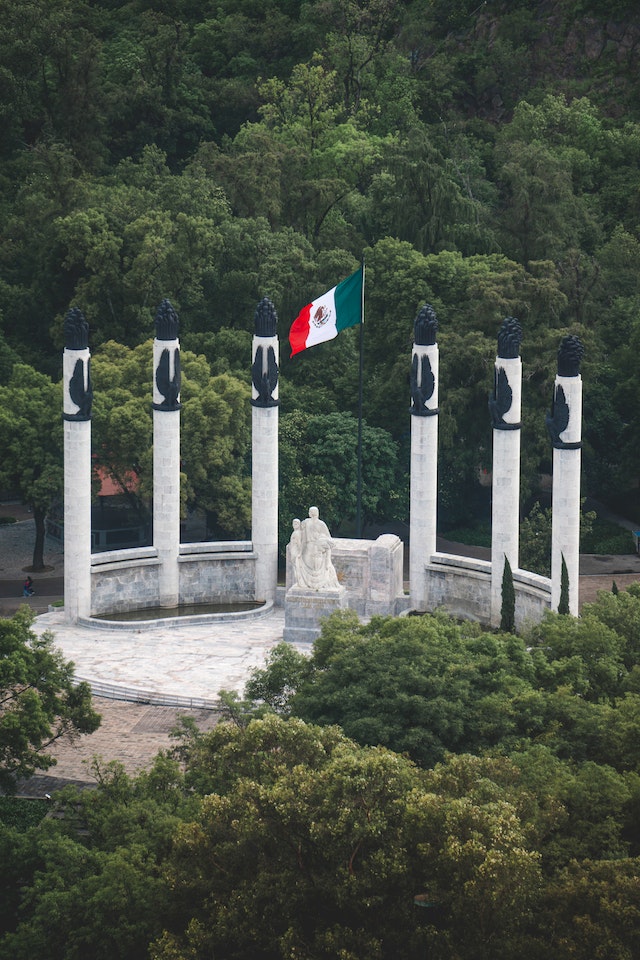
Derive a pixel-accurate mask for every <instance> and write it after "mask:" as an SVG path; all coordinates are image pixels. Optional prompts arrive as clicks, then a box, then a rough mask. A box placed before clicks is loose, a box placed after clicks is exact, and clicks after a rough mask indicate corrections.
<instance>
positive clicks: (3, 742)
mask: <svg viewBox="0 0 640 960" xmlns="http://www.w3.org/2000/svg"><path fill="white" fill-rule="evenodd" d="M32 620H33V615H32V614H31V611H30V610H29V609H28V608H26V607H23V608H22V609H21V610H19V611H18V613H16V614H15V615H14V616H13V617H12V618H11V619H6V618H5V619H3V620H0V789H1V790H2V791H3V792H5V793H6V792H9V793H11V792H12V791H13V790H14V789H15V786H16V780H18V779H20V778H26V777H28V776H30V775H31V774H32V773H33V772H34V771H35V770H47V769H48V768H49V767H51V766H52V765H53V764H55V760H54V759H53V758H52V757H50V756H49V755H47V754H45V753H43V748H44V747H46V746H48V745H49V744H51V743H53V742H54V741H55V740H58V739H60V738H61V737H65V738H67V739H71V740H72V739H74V738H75V737H78V736H79V735H80V734H87V733H93V731H94V730H96V729H97V728H98V726H99V725H100V717H99V715H98V714H97V713H96V712H95V711H94V710H93V708H92V705H91V691H90V688H89V685H88V684H86V683H79V684H77V683H75V682H74V675H73V664H72V663H67V662H66V661H65V660H64V658H63V656H62V654H61V653H60V651H59V650H57V649H56V648H55V646H54V640H53V636H52V635H51V634H49V633H45V634H43V635H42V636H41V637H38V636H37V635H36V634H35V633H34V632H33V631H32V630H31V629H30V626H31V623H32Z"/></svg>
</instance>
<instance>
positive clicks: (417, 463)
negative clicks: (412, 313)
mask: <svg viewBox="0 0 640 960" xmlns="http://www.w3.org/2000/svg"><path fill="white" fill-rule="evenodd" d="M437 329H438V321H437V319H436V315H435V313H434V311H433V308H432V307H431V306H430V305H429V304H426V305H425V306H424V307H423V308H422V310H421V311H420V313H419V314H418V316H417V318H416V321H415V326H414V344H413V354H412V361H411V397H412V403H411V478H410V504H409V590H410V598H411V608H412V609H413V610H423V611H424V610H428V609H429V605H428V604H429V598H428V586H427V577H426V574H425V565H426V564H427V563H428V562H429V560H430V558H431V556H432V554H434V553H435V552H436V525H437V501H438V366H439V352H438V345H437V343H436V333H437Z"/></svg>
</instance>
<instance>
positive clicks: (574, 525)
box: [547, 336, 583, 617]
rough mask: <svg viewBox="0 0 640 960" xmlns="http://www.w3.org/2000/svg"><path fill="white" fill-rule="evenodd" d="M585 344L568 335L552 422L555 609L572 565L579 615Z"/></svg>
mask: <svg viewBox="0 0 640 960" xmlns="http://www.w3.org/2000/svg"><path fill="white" fill-rule="evenodd" d="M582 355H583V347H582V344H581V343H580V340H579V339H578V338H577V337H575V336H571V337H565V338H564V340H563V341H562V343H561V345H560V350H559V351H558V374H557V376H556V379H555V384H554V390H553V406H552V410H551V413H550V414H549V415H548V416H547V427H548V430H549V435H550V437H551V442H552V444H553V489H552V496H553V500H552V515H551V609H552V610H558V608H559V605H560V600H561V594H562V564H563V561H564V564H565V566H566V571H567V577H568V589H569V613H571V614H572V615H573V616H574V617H577V616H578V610H579V599H580V595H579V583H580V471H581V462H582V454H581V448H582V377H581V376H580V373H579V370H580V361H581V359H582Z"/></svg>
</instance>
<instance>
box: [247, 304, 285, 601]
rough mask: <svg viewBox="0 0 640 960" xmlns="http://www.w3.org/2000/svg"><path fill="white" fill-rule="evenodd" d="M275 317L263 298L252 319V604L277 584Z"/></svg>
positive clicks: (266, 596)
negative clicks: (253, 555) (253, 587)
mask: <svg viewBox="0 0 640 960" xmlns="http://www.w3.org/2000/svg"><path fill="white" fill-rule="evenodd" d="M277 319H278V318H277V315H276V311H275V308H274V306H273V304H272V302H271V300H269V299H268V298H267V297H265V298H264V299H263V300H261V301H260V303H259V304H258V306H257V308H256V312H255V316H254V329H255V333H254V337H253V361H252V365H251V381H252V388H251V406H252V412H251V424H252V431H251V437H252V440H251V454H252V467H251V540H252V543H253V549H254V550H255V552H256V555H257V560H256V588H255V595H256V600H265V601H268V600H275V597H276V588H277V585H278V406H279V403H280V401H279V399H278V361H279V346H278V336H277V332H276V326H277Z"/></svg>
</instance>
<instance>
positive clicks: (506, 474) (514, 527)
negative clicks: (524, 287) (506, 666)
mask: <svg viewBox="0 0 640 960" xmlns="http://www.w3.org/2000/svg"><path fill="white" fill-rule="evenodd" d="M521 343H522V328H521V326H520V323H519V322H518V321H517V320H516V319H515V318H514V317H506V318H505V319H504V320H503V321H502V326H501V328H500V332H499V334H498V355H497V357H496V361H495V368H494V388H493V393H492V395H491V396H490V397H489V412H490V414H491V420H492V423H493V478H492V502H491V625H492V626H494V627H499V626H500V620H501V613H502V577H503V573H504V568H505V562H506V560H508V561H509V566H510V567H511V570H512V571H515V570H516V569H517V568H518V543H519V531H520V434H521V429H520V416H521V406H522V404H521V399H522V360H521V359H520V344H521Z"/></svg>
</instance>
